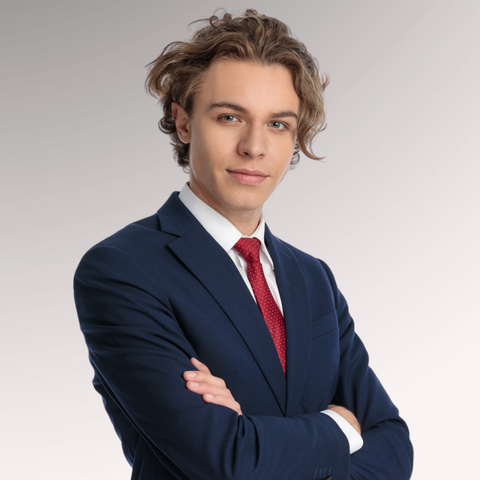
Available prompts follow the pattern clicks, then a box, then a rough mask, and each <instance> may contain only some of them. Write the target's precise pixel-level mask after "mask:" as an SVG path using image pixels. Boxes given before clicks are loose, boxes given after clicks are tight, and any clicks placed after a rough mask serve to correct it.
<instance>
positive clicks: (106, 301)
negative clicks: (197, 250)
mask: <svg viewBox="0 0 480 480" xmlns="http://www.w3.org/2000/svg"><path fill="white" fill-rule="evenodd" d="M165 274H166V275H167V274H169V273H168V272H165ZM74 286H75V301H76V305H77V311H78V315H79V319H80V325H81V329H82V331H83V333H84V335H85V340H86V343H87V346H88V349H89V355H90V361H91V363H92V365H93V367H94V369H95V371H96V374H97V376H98V378H99V380H100V382H101V383H102V386H103V388H104V389H105V390H106V392H108V395H109V396H110V397H111V398H112V399H113V401H114V402H115V404H116V405H117V407H118V408H119V409H120V410H121V411H122V412H123V414H124V415H125V416H126V417H127V418H128V420H129V421H130V422H131V424H132V425H133V427H134V429H135V430H136V431H137V432H139V434H140V435H141V436H142V437H143V439H144V440H145V441H146V442H147V443H148V445H149V446H150V448H151V449H152V450H153V452H154V453H155V455H156V457H157V459H158V461H159V462H161V463H162V464H163V465H164V466H165V467H166V468H167V469H168V470H169V471H170V472H171V473H172V475H173V476H175V478H178V479H185V480H186V479H192V478H195V479H197V480H211V479H219V478H221V479H223V480H228V479H239V480H253V479H262V480H270V479H271V480H273V479H275V480H277V479H281V478H285V479H287V478H288V479H295V480H303V479H304V480H312V479H318V478H323V477H321V476H319V475H318V473H317V472H327V473H328V474H329V475H331V476H332V477H333V478H334V479H335V480H347V479H348V478H359V479H360V478H366V477H364V476H358V477H349V473H348V472H349V469H350V458H351V457H350V455H349V448H348V442H347V440H346V438H345V436H344V434H343V433H342V431H341V430H340V428H339V427H338V426H337V425H336V424H335V422H334V421H333V420H332V419H331V418H329V417H328V416H327V415H323V414H321V413H311V414H304V415H298V416H295V417H292V418H283V417H275V416H245V415H242V416H238V415H237V414H236V413H235V412H234V411H233V410H230V409H228V408H225V407H222V406H219V405H214V404H206V403H204V402H203V400H202V399H201V397H200V396H199V395H197V394H195V393H192V392H190V391H188V390H187V389H186V388H185V382H184V380H183V378H182V374H183V372H184V371H186V370H190V369H191V368H192V367H191V363H190V361H189V358H190V357H191V356H194V355H195V351H194V349H193V347H192V345H191V344H190V343H189V342H188V341H187V339H186V337H185V335H184V334H183V332H182V329H181V327H180V325H179V322H178V321H177V319H176V318H175V315H174V313H173V311H172V308H171V305H170V304H169V300H168V298H167V296H166V295H165V293H164V291H163V289H162V287H161V285H160V284H159V283H158V281H157V280H156V278H154V276H152V275H150V274H149V273H148V269H146V268H145V267H144V266H143V265H139V264H138V262H137V260H136V259H135V258H134V257H133V256H132V255H130V254H128V253H126V252H124V251H122V250H120V249H118V248H115V247H111V246H99V247H95V248H93V249H92V250H90V251H89V252H88V253H87V254H86V255H85V257H84V258H83V259H82V261H81V263H80V265H79V267H78V269H77V272H76V275H75V283H74ZM346 355H348V353H347V354H346ZM385 431H387V434H385V433H384V434H383V435H387V436H388V439H389V441H390V442H394V441H396V440H395V439H394V437H395V436H396V434H395V433H394V432H395V426H393V427H392V434H391V436H389V434H388V432H390V430H389V429H382V432H385ZM373 433H374V434H375V432H373ZM390 437H391V438H390ZM381 440H382V438H380V439H379V440H377V439H375V441H374V442H373V443H374V444H375V445H379V442H381ZM359 460H360V459H359ZM360 463H361V462H360V461H359V464H360ZM359 468H360V467H359ZM356 471H359V472H360V470H356ZM361 475H363V473H362V474H361ZM369 478H372V477H369ZM373 478H380V477H378V476H375V477H373ZM382 478H383V477H382ZM385 478H386V477H385ZM390 478H400V477H397V476H393V477H390ZM402 478H403V477H402Z"/></svg>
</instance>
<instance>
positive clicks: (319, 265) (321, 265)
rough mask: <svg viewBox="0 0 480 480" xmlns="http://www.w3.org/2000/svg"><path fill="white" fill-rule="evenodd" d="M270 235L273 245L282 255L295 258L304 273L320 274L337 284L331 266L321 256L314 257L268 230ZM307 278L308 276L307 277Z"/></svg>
mask: <svg viewBox="0 0 480 480" xmlns="http://www.w3.org/2000/svg"><path fill="white" fill-rule="evenodd" d="M267 235H268V237H267V238H269V240H270V243H271V245H272V247H273V248H274V249H275V250H276V251H277V252H278V253H279V254H281V255H286V256H290V257H291V258H293V259H295V261H296V262H297V263H298V265H299V267H300V268H301V270H302V273H303V275H304V276H306V277H311V276H314V277H316V278H317V279H318V276H319V275H320V276H321V277H324V278H325V279H326V280H328V282H329V283H331V284H332V286H333V285H335V287H336V284H335V278H334V276H333V273H332V271H331V269H330V267H329V266H328V265H327V263H326V262H325V261H323V260H322V259H320V258H317V257H314V256H312V255H310V254H309V253H307V252H304V251H303V250H300V249H298V248H297V247H294V246H293V245H291V244H289V243H287V242H285V241H284V240H281V239H280V238H278V237H275V236H274V235H272V234H271V233H270V231H268V234H267ZM306 280H307V278H306Z"/></svg>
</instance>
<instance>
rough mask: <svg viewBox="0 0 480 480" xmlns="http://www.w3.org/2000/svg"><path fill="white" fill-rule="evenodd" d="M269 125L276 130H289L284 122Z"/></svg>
mask: <svg viewBox="0 0 480 480" xmlns="http://www.w3.org/2000/svg"><path fill="white" fill-rule="evenodd" d="M268 125H269V126H271V127H273V128H274V129H275V130H287V126H286V125H285V124H284V123H282V122H270V123H269V124H268Z"/></svg>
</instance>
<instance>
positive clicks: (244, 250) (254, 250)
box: [233, 238, 260, 263]
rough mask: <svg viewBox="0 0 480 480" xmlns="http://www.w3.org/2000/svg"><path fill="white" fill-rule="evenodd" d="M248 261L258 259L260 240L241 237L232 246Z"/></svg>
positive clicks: (256, 260) (257, 260)
mask: <svg viewBox="0 0 480 480" xmlns="http://www.w3.org/2000/svg"><path fill="white" fill-rule="evenodd" d="M233 248H234V249H235V250H236V251H237V252H238V253H239V254H240V255H241V256H242V257H243V258H244V259H245V260H246V261H247V262H248V263H249V262H259V261H260V240H259V239H258V238H241V239H240V240H239V241H238V242H237V243H236V244H235V245H234V247H233Z"/></svg>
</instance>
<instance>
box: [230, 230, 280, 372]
mask: <svg viewBox="0 0 480 480" xmlns="http://www.w3.org/2000/svg"><path fill="white" fill-rule="evenodd" d="M233 248H235V250H236V251H237V252H238V253H239V254H240V255H242V257H243V258H244V259H245V261H246V262H247V274H248V279H249V280H250V284H251V285H252V289H253V293H254V294H255V298H256V299H257V303H258V306H259V307H260V311H261V312H262V315H263V318H264V319H265V323H266V324H267V326H268V329H269V330H270V335H271V336H272V338H273V342H274V343H275V348H276V349H277V352H278V356H279V358H280V363H281V364H282V368H283V373H285V355H286V351H285V322H284V320H283V315H282V312H280V309H279V308H278V305H277V303H276V302H275V300H274V298H273V296H272V292H271V291H270V288H269V287H268V284H267V280H266V278H265V274H264V273H263V268H262V264H261V263H260V240H258V239H257V238H241V239H240V240H239V241H238V242H237V243H236V244H235V246H234V247H233Z"/></svg>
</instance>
